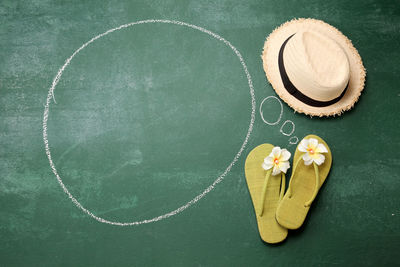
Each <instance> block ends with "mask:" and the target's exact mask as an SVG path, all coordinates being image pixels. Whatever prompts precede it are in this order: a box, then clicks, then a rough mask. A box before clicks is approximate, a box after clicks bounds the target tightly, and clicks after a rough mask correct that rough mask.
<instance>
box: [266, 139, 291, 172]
mask: <svg viewBox="0 0 400 267" xmlns="http://www.w3.org/2000/svg"><path fill="white" fill-rule="evenodd" d="M289 158H290V152H289V151H287V150H286V149H281V148H280V147H278V146H276V147H274V148H273V149H272V152H271V154H269V156H268V157H266V158H265V159H264V162H263V164H262V167H263V168H264V170H269V169H271V168H272V167H273V168H274V169H273V170H272V175H277V174H280V173H281V172H284V173H286V171H287V169H289V168H290V164H289Z"/></svg>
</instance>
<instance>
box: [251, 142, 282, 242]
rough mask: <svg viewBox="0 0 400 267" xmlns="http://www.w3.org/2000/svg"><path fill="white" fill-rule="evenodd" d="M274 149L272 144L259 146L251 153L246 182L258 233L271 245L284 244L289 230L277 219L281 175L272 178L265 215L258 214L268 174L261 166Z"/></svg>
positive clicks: (265, 203) (267, 193)
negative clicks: (266, 174)
mask: <svg viewBox="0 0 400 267" xmlns="http://www.w3.org/2000/svg"><path fill="white" fill-rule="evenodd" d="M273 148H274V146H273V145H271V144H262V145H259V146H257V147H256V148H254V149H253V150H252V151H251V152H250V153H249V155H248V156H247V158H246V162H245V175H246V182H247V186H248V188H249V191H250V196H251V199H252V201H253V207H254V212H255V215H256V218H257V225H258V231H259V233H260V236H261V239H262V240H264V241H265V242H267V243H271V244H274V243H279V242H282V241H283V240H285V239H286V236H287V234H288V231H287V229H286V228H284V227H282V226H281V225H279V224H278V222H277V221H276V219H275V212H276V208H277V207H278V203H279V193H280V187H281V176H280V175H279V176H271V177H270V179H269V181H268V185H267V192H266V198H265V202H264V213H263V215H262V216H259V215H258V214H257V210H259V208H260V206H259V205H261V194H262V188H263V184H264V179H265V173H266V171H265V170H264V169H263V168H262V167H261V164H262V163H263V161H264V158H266V157H267V156H268V155H269V154H270V153H271V151H272V149H273Z"/></svg>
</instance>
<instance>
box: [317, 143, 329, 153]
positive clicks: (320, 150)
mask: <svg viewBox="0 0 400 267" xmlns="http://www.w3.org/2000/svg"><path fill="white" fill-rule="evenodd" d="M315 152H318V153H328V149H326V147H325V146H324V144H318V146H317V148H316V149H315Z"/></svg>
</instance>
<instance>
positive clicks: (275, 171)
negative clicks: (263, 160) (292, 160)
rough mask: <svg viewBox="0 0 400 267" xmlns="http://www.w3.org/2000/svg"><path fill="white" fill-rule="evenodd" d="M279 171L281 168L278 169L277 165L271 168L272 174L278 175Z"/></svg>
mask: <svg viewBox="0 0 400 267" xmlns="http://www.w3.org/2000/svg"><path fill="white" fill-rule="evenodd" d="M280 173H281V170H280V169H279V167H278V166H276V165H275V166H274V169H273V170H272V175H278V174H280Z"/></svg>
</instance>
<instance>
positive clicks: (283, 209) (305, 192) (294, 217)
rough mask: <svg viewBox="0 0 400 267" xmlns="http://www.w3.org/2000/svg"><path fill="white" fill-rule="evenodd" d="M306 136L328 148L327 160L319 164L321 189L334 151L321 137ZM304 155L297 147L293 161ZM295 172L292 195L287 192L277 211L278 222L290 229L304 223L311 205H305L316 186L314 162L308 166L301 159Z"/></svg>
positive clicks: (325, 154) (291, 185)
mask: <svg viewBox="0 0 400 267" xmlns="http://www.w3.org/2000/svg"><path fill="white" fill-rule="evenodd" d="M304 138H315V139H317V140H318V142H319V143H322V144H324V145H325V147H326V148H327V149H328V153H324V156H325V162H324V163H323V164H322V165H321V166H318V170H319V185H320V186H319V188H318V190H319V189H320V188H321V186H322V185H323V183H324V182H325V180H326V178H327V177H328V174H329V171H330V169H331V165H332V153H331V150H330V149H329V146H328V145H327V144H326V142H325V141H324V140H322V139H321V138H320V137H318V136H316V135H308V136H306V137H304ZM302 155H303V152H300V151H299V150H298V149H297V148H296V152H295V154H294V159H293V162H297V160H298V158H299V157H302ZM295 172H296V173H295V174H293V173H292V177H294V175H296V177H295V178H294V180H293V181H292V182H291V184H290V187H291V191H292V196H291V197H289V196H288V194H285V196H284V197H283V199H282V201H281V202H280V203H279V205H278V208H277V211H276V219H277V221H278V223H279V224H280V225H282V226H283V227H286V228H288V229H298V228H300V226H302V225H303V223H304V220H305V219H306V217H307V214H308V211H309V209H310V206H307V207H305V206H304V204H305V203H306V202H307V201H308V200H310V199H311V197H312V195H313V192H314V188H315V171H314V167H313V165H312V164H311V165H309V166H306V165H304V162H303V161H300V162H299V165H298V167H297V168H296V171H295ZM291 179H292V178H291Z"/></svg>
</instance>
